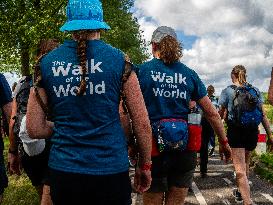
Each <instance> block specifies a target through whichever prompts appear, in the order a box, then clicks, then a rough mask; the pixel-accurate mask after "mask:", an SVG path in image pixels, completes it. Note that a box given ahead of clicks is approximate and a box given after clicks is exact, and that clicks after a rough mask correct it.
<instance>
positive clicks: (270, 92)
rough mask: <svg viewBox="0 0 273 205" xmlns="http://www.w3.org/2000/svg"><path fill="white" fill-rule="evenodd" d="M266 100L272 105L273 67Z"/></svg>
mask: <svg viewBox="0 0 273 205" xmlns="http://www.w3.org/2000/svg"><path fill="white" fill-rule="evenodd" d="M268 101H269V103H270V104H271V105H273V67H272V71H271V80H270V86H269V90H268Z"/></svg>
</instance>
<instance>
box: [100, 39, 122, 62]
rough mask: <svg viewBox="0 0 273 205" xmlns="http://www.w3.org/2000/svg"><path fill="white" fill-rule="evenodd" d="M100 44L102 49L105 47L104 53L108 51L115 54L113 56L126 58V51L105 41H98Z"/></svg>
mask: <svg viewBox="0 0 273 205" xmlns="http://www.w3.org/2000/svg"><path fill="white" fill-rule="evenodd" d="M98 43H99V46H100V47H101V49H103V51H104V53H108V54H109V55H111V56H113V57H122V58H124V53H123V52H122V51H121V50H120V49H118V48H115V47H114V46H112V45H110V44H108V43H105V42H104V41H98Z"/></svg>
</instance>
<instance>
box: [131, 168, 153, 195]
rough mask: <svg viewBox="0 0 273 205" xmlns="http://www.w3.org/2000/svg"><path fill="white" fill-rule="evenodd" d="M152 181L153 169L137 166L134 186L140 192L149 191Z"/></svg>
mask: <svg viewBox="0 0 273 205" xmlns="http://www.w3.org/2000/svg"><path fill="white" fill-rule="evenodd" d="M151 182H152V177H151V171H150V170H141V169H139V168H137V170H136V173H135V178H134V188H135V190H136V191H137V192H138V193H143V192H145V191H147V190H148V189H149V188H150V186H151Z"/></svg>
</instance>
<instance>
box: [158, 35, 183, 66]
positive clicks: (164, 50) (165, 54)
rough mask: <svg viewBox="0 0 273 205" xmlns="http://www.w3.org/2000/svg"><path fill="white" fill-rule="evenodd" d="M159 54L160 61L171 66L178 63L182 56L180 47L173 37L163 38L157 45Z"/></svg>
mask: <svg viewBox="0 0 273 205" xmlns="http://www.w3.org/2000/svg"><path fill="white" fill-rule="evenodd" d="M158 49H159V52H160V59H161V60H163V62H164V63H165V64H172V63H174V62H176V61H178V60H179V59H180V58H181V57H182V56H183V54H182V46H181V44H180V43H179V42H178V41H177V40H176V39H175V38H173V37H171V36H166V37H164V38H163V39H162V40H161V42H160V43H159V45H158Z"/></svg>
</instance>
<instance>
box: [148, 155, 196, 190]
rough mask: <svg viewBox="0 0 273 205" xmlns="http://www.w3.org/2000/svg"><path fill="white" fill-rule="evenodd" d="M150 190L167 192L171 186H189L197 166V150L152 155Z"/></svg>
mask: <svg viewBox="0 0 273 205" xmlns="http://www.w3.org/2000/svg"><path fill="white" fill-rule="evenodd" d="M152 163H153V165H152V179H153V180H152V185H151V188H150V189H149V192H166V191H168V190H169V188H170V187H178V188H189V187H190V186H191V184H192V180H193V174H194V170H195V167H196V153H195V152H167V153H162V154H161V155H159V156H157V157H152Z"/></svg>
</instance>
